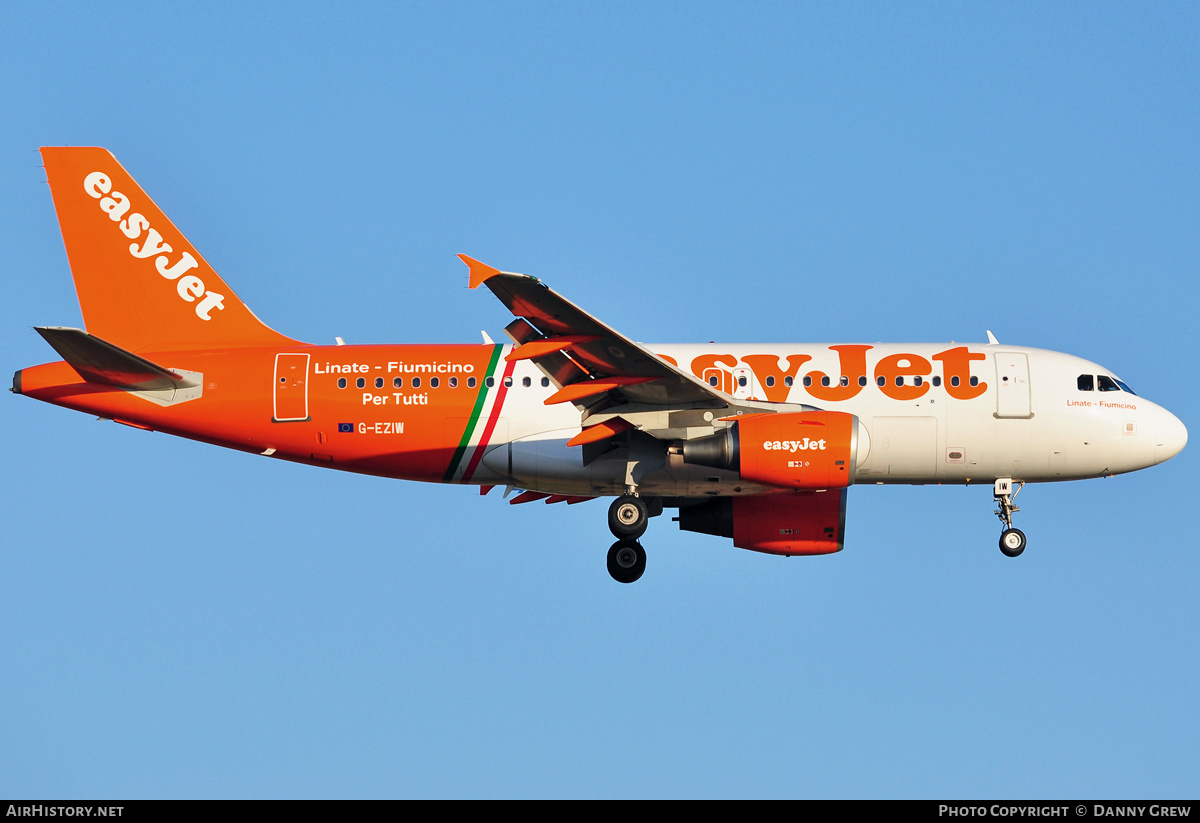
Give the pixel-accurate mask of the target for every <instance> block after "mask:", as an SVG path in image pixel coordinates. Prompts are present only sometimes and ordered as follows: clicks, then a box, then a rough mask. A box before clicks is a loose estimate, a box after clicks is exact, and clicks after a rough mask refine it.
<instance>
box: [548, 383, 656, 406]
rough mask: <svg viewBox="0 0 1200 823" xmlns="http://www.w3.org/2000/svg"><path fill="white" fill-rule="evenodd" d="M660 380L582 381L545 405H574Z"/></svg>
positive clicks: (563, 389) (572, 385)
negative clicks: (620, 389)
mask: <svg viewBox="0 0 1200 823" xmlns="http://www.w3.org/2000/svg"><path fill="white" fill-rule="evenodd" d="M658 379H659V378H657V377H601V378H597V379H596V380H580V381H579V382H578V383H572V384H571V385H569V386H563V387H562V388H561V389H559V390H558V391H556V392H555V393H554V394H552V395H550V396H549V397H547V398H546V400H545V404H546V405H547V406H553V405H554V404H555V403H573V402H574V401H576V400H582V399H583V398H585V397H594V396H595V395H597V394H603V393H604V392H607V391H612V390H613V389H619V388H621V387H622V386H636V385H638V384H639V383H653V382H654V381H655V380H658Z"/></svg>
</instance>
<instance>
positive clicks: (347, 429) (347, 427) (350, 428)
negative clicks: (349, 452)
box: [338, 423, 354, 434]
mask: <svg viewBox="0 0 1200 823" xmlns="http://www.w3.org/2000/svg"><path fill="white" fill-rule="evenodd" d="M338 434H354V424H353V423H338Z"/></svg>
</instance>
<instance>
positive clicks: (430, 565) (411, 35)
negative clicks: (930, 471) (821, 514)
mask: <svg viewBox="0 0 1200 823" xmlns="http://www.w3.org/2000/svg"><path fill="white" fill-rule="evenodd" d="M1198 35H1200V12H1198V11H1197V9H1196V7H1195V6H1194V5H1189V4H1183V3H1158V4H1136V5H1135V4H1109V3H1089V4H1074V3H1070V4H1049V3H1037V4H1021V3H1006V4H995V5H985V4H979V3H975V4H955V3H945V4H941V3H920V4H887V3H864V4H853V3H837V4H832V3H831V4H803V3H787V4H770V3H750V4H729V3H686V4H685V3H666V4H664V3H658V4H646V3H616V2H607V3H570V4H559V3H504V4H486V3H428V4H415V5H414V4H401V3H383V4H349V5H340V4H339V5H327V4H321V5H313V4H283V3H279V4H256V5H252V6H251V7H249V8H245V7H243V6H241V5H240V4H224V3H215V4H208V3H205V4H169V5H163V4H144V3H125V4H121V5H120V7H119V8H112V7H106V6H103V5H99V4H86V3H81V4H45V3H22V2H11V3H4V4H2V5H0V78H2V80H0V103H2V104H3V110H4V117H3V118H0V169H2V170H3V172H2V174H3V177H2V178H0V179H3V181H4V184H5V196H4V197H3V198H2V199H0V248H2V249H3V253H4V257H5V261H6V262H5V270H6V274H5V275H4V276H3V283H4V286H5V297H4V300H3V301H0V321H2V322H0V346H2V348H0V351H2V352H3V355H4V358H5V361H6V362H5V364H4V365H5V366H6V367H7V368H8V369H9V370H10V371H12V370H16V369H18V368H21V367H24V366H28V365H33V364H36V363H40V362H45V361H47V360H50V359H53V356H52V352H51V351H50V350H49V349H48V348H47V347H46V346H45V344H44V343H43V342H42V340H41V339H40V338H39V337H38V336H37V335H36V334H35V333H34V332H33V331H32V330H31V327H32V326H33V325H43V324H46V325H79V324H80V323H81V320H80V317H79V309H78V304H77V302H76V300H75V296H74V291H73V288H72V285H71V281H70V276H69V270H68V268H67V263H66V257H65V254H64V252H63V248H62V241H61V236H60V235H59V233H58V228H57V223H56V221H55V219H54V213H53V207H52V204H51V200H50V195H49V191H48V189H47V187H46V186H45V185H44V181H45V177H44V174H43V171H42V169H41V168H40V159H39V157H38V155H37V154H36V153H35V152H36V149H37V148H38V146H41V145H71V144H76V145H101V146H105V147H106V148H108V149H110V150H111V151H113V153H114V154H116V156H117V157H118V158H119V159H120V160H121V161H122V163H123V164H124V165H125V166H126V168H127V169H129V171H130V172H131V173H132V174H133V175H134V176H135V177H136V178H137V179H138V181H139V182H140V183H141V184H142V185H143V186H144V187H145V189H146V190H147V191H148V192H149V193H150V194H151V196H153V197H154V198H155V200H156V201H157V202H158V204H159V205H160V206H162V207H163V208H164V210H165V211H166V212H167V213H168V214H170V215H171V217H172V219H173V220H174V221H175V223H176V224H177V225H178V226H179V227H180V228H181V229H182V230H183V231H184V232H185V233H186V234H187V235H188V237H189V239H190V240H191V241H192V242H193V243H194V244H195V245H196V246H197V247H198V248H199V249H200V250H201V251H202V252H203V253H204V255H205V257H206V258H207V259H208V260H209V262H210V263H212V264H213V265H214V266H215V267H216V268H217V270H218V271H220V272H221V274H222V275H223V276H224V277H225V279H226V280H228V281H229V282H230V283H231V284H232V285H233V286H234V288H236V289H237V291H238V294H239V295H240V296H241V297H242V298H243V299H244V300H245V301H246V302H247V303H249V304H250V305H251V306H252V307H253V308H254V310H255V311H256V312H257V313H258V314H259V316H260V317H262V318H263V319H264V320H265V321H266V322H268V323H269V324H270V325H272V326H273V327H275V328H277V329H279V330H281V331H283V332H285V333H287V334H289V335H292V336H295V337H298V338H300V339H304V340H309V341H312V342H332V341H333V338H334V336H337V335H340V336H342V337H344V338H346V340H347V341H348V342H355V343H368V342H370V343H383V342H397V343H403V342H426V341H431V342H472V341H475V340H478V339H479V331H480V330H481V329H484V330H487V331H489V332H490V333H491V334H492V335H493V336H496V337H498V336H499V331H500V329H501V328H502V327H503V326H504V325H505V324H506V323H507V322H508V320H509V316H508V315H507V313H506V312H505V310H504V309H503V307H502V306H501V305H500V304H499V303H498V302H496V301H495V300H494V299H493V298H492V297H491V296H490V295H488V294H486V293H485V292H484V291H483V290H480V291H478V292H471V291H468V290H467V288H466V285H467V278H466V269H465V268H464V267H463V266H462V264H461V263H460V262H459V261H458V260H457V259H456V258H455V256H454V255H455V254H456V253H458V252H466V253H468V254H471V255H472V256H475V257H478V258H479V259H481V260H484V261H485V262H488V263H491V264H493V265H496V266H498V267H501V268H504V269H508V270H515V271H524V272H528V273H530V274H534V275H537V276H539V277H542V278H543V279H545V280H546V281H547V282H549V283H550V284H551V285H552V286H553V287H554V288H555V289H557V290H558V291H560V292H562V293H563V294H565V295H567V296H568V297H569V298H570V299H572V300H574V301H575V302H577V303H579V304H581V305H582V306H585V307H587V308H588V309H590V310H591V311H593V312H594V313H596V314H597V315H598V316H599V317H601V318H603V319H604V320H606V321H607V322H609V323H611V324H612V325H614V326H616V327H617V328H619V329H621V330H622V331H624V332H625V333H627V334H629V335H630V336H632V337H634V338H635V339H640V340H647V341H659V342H668V341H680V342H686V341H705V340H718V341H727V342H743V341H868V342H871V341H944V340H950V339H954V340H958V341H972V340H976V341H982V340H983V339H984V337H985V334H984V330H985V329H989V328H990V329H992V330H993V331H994V332H995V333H996V335H997V336H998V337H999V338H1000V340H1001V341H1003V342H1011V343H1015V344H1024V345H1032V346H1041V347H1045V348H1051V349H1056V350H1060V351H1068V352H1071V353H1074V354H1078V355H1080V356H1083V357H1086V358H1088V359H1091V360H1095V361H1097V362H1100V363H1102V364H1104V365H1106V366H1107V367H1109V368H1110V369H1111V370H1112V371H1113V372H1115V373H1116V374H1119V375H1120V376H1121V377H1122V378H1123V379H1125V380H1126V381H1127V382H1129V383H1130V384H1131V385H1132V386H1133V387H1134V389H1135V390H1137V391H1139V392H1140V393H1141V394H1143V395H1145V396H1147V397H1149V398H1150V399H1153V400H1154V401H1156V402H1158V403H1160V404H1162V405H1164V406H1166V407H1167V408H1169V409H1171V410H1172V411H1174V412H1175V413H1176V414H1177V415H1178V416H1179V417H1180V418H1181V419H1182V420H1183V421H1184V423H1185V424H1187V425H1188V426H1189V428H1191V429H1192V431H1193V432H1194V431H1195V430H1196V427H1197V419H1196V418H1195V416H1194V409H1195V407H1196V403H1197V400H1198V399H1200V391H1198V390H1197V388H1196V386H1197V383H1196V381H1195V380H1194V378H1193V377H1192V374H1193V373H1194V372H1195V370H1196V368H1195V367H1196V363H1197V357H1196V342H1195V338H1194V334H1193V331H1194V329H1195V312H1196V304H1197V297H1198V296H1200V294H1198V291H1200V289H1198V287H1197V286H1196V275H1197V260H1200V232H1198V231H1197V225H1198V218H1200V213H1198V211H1200V194H1198V192H1200V180H1198V176H1200V175H1198V168H1200V166H1198V161H1200V156H1198V149H1197V145H1198V141H1197V135H1198V133H1200V128H1198V127H1200V51H1198V50H1197V49H1196V43H1197V36H1198ZM0 421H2V422H3V426H2V427H0V431H2V432H3V434H2V435H0V436H2V437H3V441H2V443H3V451H4V458H3V463H0V466H3V469H2V470H0V515H2V518H3V523H4V531H5V535H4V538H3V540H2V541H0V659H2V660H3V661H4V665H3V666H2V667H0V705H3V706H4V707H5V711H4V712H3V717H2V718H0V741H2V742H0V795H3V796H48V797H114V796H115V797H258V796H300V797H307V796H320V797H327V796H328V797H344V796H386V797H392V796H396V797H408V796H554V797H559V796H562V797H575V796H589V797H620V796H649V797H673V796H721V797H724V796H735V797H739V796H755V797H758V796H785V797H863V796H866V797H907V796H916V797H923V796H931V797H977V796H996V797H1169V796H1174V797H1194V796H1196V794H1197V789H1198V788H1200V786H1198V783H1197V778H1196V775H1197V774H1200V768H1198V767H1200V762H1198V761H1200V757H1198V751H1197V743H1196V741H1197V739H1198V737H1200V735H1198V732H1200V709H1198V708H1197V705H1198V704H1197V701H1196V699H1195V694H1194V692H1195V683H1196V682H1197V679H1198V678H1200V663H1198V655H1197V643H1196V632H1197V629H1196V626H1197V617H1198V616H1200V605H1198V600H1197V596H1196V585H1197V584H1196V581H1197V579H1198V578H1200V556H1198V554H1197V552H1196V545H1197V541H1196V533H1197V529H1198V527H1200V517H1198V516H1197V507H1196V504H1195V492H1196V489H1197V481H1196V475H1197V466H1196V458H1195V454H1196V448H1195V444H1193V445H1192V447H1191V448H1189V449H1187V450H1185V451H1184V452H1183V453H1182V454H1181V455H1180V456H1179V457H1177V458H1175V459H1174V460H1172V461H1171V462H1169V463H1167V464H1165V465H1163V466H1159V467H1156V468H1154V469H1152V470H1149V471H1145V472H1140V473H1137V474H1133V475H1127V476H1122V477H1117V478H1112V479H1106V480H1094V481H1088V482H1081V483H1071V484H1053V485H1044V486H1030V487H1027V488H1026V489H1025V490H1024V492H1023V493H1022V495H1021V497H1020V498H1019V500H1018V502H1019V503H1020V504H1021V505H1022V511H1021V512H1020V514H1019V515H1017V517H1018V520H1017V525H1019V526H1020V527H1021V528H1023V529H1024V530H1025V531H1026V533H1027V534H1028V535H1029V538H1030V544H1029V549H1028V550H1027V551H1026V553H1025V555H1024V556H1022V557H1021V558H1020V559H1019V560H1017V561H1012V560H1008V559H1006V558H1004V557H1003V556H1001V554H1000V552H999V551H998V550H997V548H996V538H997V535H998V531H999V527H998V524H997V521H996V519H995V517H993V515H992V509H993V506H992V500H991V492H990V489H989V488H986V487H982V486H981V487H970V488H961V487H955V488H876V487H864V488H856V489H853V490H852V492H851V495H850V502H849V523H848V529H847V542H846V549H845V551H844V552H842V553H841V554H840V555H837V556H835V557H831V558H815V559H794V560H784V559H780V558H773V557H767V556H761V555H757V554H754V553H750V552H743V551H740V550H736V549H733V548H732V547H731V546H730V544H729V543H728V542H727V541H724V540H721V539H718V538H714V537H705V536H701V535H694V534H690V533H679V532H678V531H675V530H674V529H673V524H671V523H670V522H669V521H667V519H666V518H664V519H663V520H661V521H655V522H654V523H653V524H652V527H651V529H650V531H649V533H648V534H647V536H646V538H645V539H644V540H643V542H644V543H645V544H646V546H647V548H648V550H649V554H650V559H649V566H648V570H647V572H646V575H645V577H643V579H642V580H641V581H640V582H639V583H637V584H636V585H633V586H621V585H618V584H616V583H614V582H613V581H612V580H610V579H609V577H608V575H607V573H606V572H605V569H604V552H605V550H606V549H607V547H608V545H609V543H610V542H611V540H612V538H611V537H610V536H609V535H608V530H607V528H606V526H605V510H604V505H603V504H601V503H598V502H597V503H589V504H583V505H579V506H572V507H570V508H569V509H568V508H567V507H565V506H553V507H550V506H544V505H541V504H531V505H526V506H516V507H512V506H509V505H507V503H505V502H504V501H502V500H500V498H499V496H498V495H493V496H492V497H487V498H480V497H478V495H477V494H476V493H475V492H474V490H472V489H463V488H452V487H441V486H433V485H420V484H411V483H402V482H396V481H387V480H380V479H372V478H365V477H357V476H351V475H343V474H339V473H334V472H322V471H318V470H315V469H310V468H305V467H301V466H295V465H291V464H283V463H278V462H272V461H269V460H263V459H260V458H257V457H252V456H247V455H243V454H238V453H234V452H227V451H223V450H218V449H212V448H210V447H206V446H202V445H199V444H195V443H190V442H186V441H182V440H174V439H171V438H169V437H166V436H164V435H160V434H147V433H145V432H139V431H135V430H133V429H128V428H125V427H121V426H116V425H113V424H111V423H103V422H97V421H95V420H93V419H91V418H88V417H87V416H84V415H80V414H77V413H73V412H68V411H65V410H62V409H57V408H54V407H50V406H47V405H44V404H40V403H37V402H34V401H31V400H29V399H27V398H23V397H17V396H14V395H9V394H7V393H6V394H5V395H4V397H3V398H0Z"/></svg>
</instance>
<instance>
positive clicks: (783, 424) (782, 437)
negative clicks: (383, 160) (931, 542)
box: [683, 411, 865, 489]
mask: <svg viewBox="0 0 1200 823" xmlns="http://www.w3.org/2000/svg"><path fill="white" fill-rule="evenodd" d="M858 441H859V424H858V418H857V417H856V416H855V415H852V414H845V413H844V412H824V411H814V412H785V413H782V414H755V415H749V416H746V417H739V418H738V419H737V421H736V422H735V423H734V424H733V425H732V426H730V427H729V428H727V429H725V430H724V431H722V432H718V433H717V434H714V435H711V436H709V437H701V438H697V439H696V440H689V441H687V442H686V443H684V444H683V462H684V463H692V464H695V465H699V466H711V467H713V468H715V469H725V470H727V471H735V472H737V473H738V474H739V475H740V476H741V478H742V479H743V480H746V481H748V482H751V483H761V484H763V485H766V486H775V487H777V488H782V489H842V488H845V487H846V486H849V485H850V484H851V483H853V482H854V471H855V467H856V465H857V462H856V461H857V459H858ZM864 457H865V454H864Z"/></svg>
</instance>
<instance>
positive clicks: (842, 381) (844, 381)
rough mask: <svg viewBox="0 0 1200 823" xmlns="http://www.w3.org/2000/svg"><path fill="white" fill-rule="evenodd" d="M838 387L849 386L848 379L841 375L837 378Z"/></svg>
mask: <svg viewBox="0 0 1200 823" xmlns="http://www.w3.org/2000/svg"><path fill="white" fill-rule="evenodd" d="M838 385H839V386H849V385H850V378H849V377H847V376H846V375H844V374H843V375H842V376H841V377H839V378H838Z"/></svg>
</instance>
